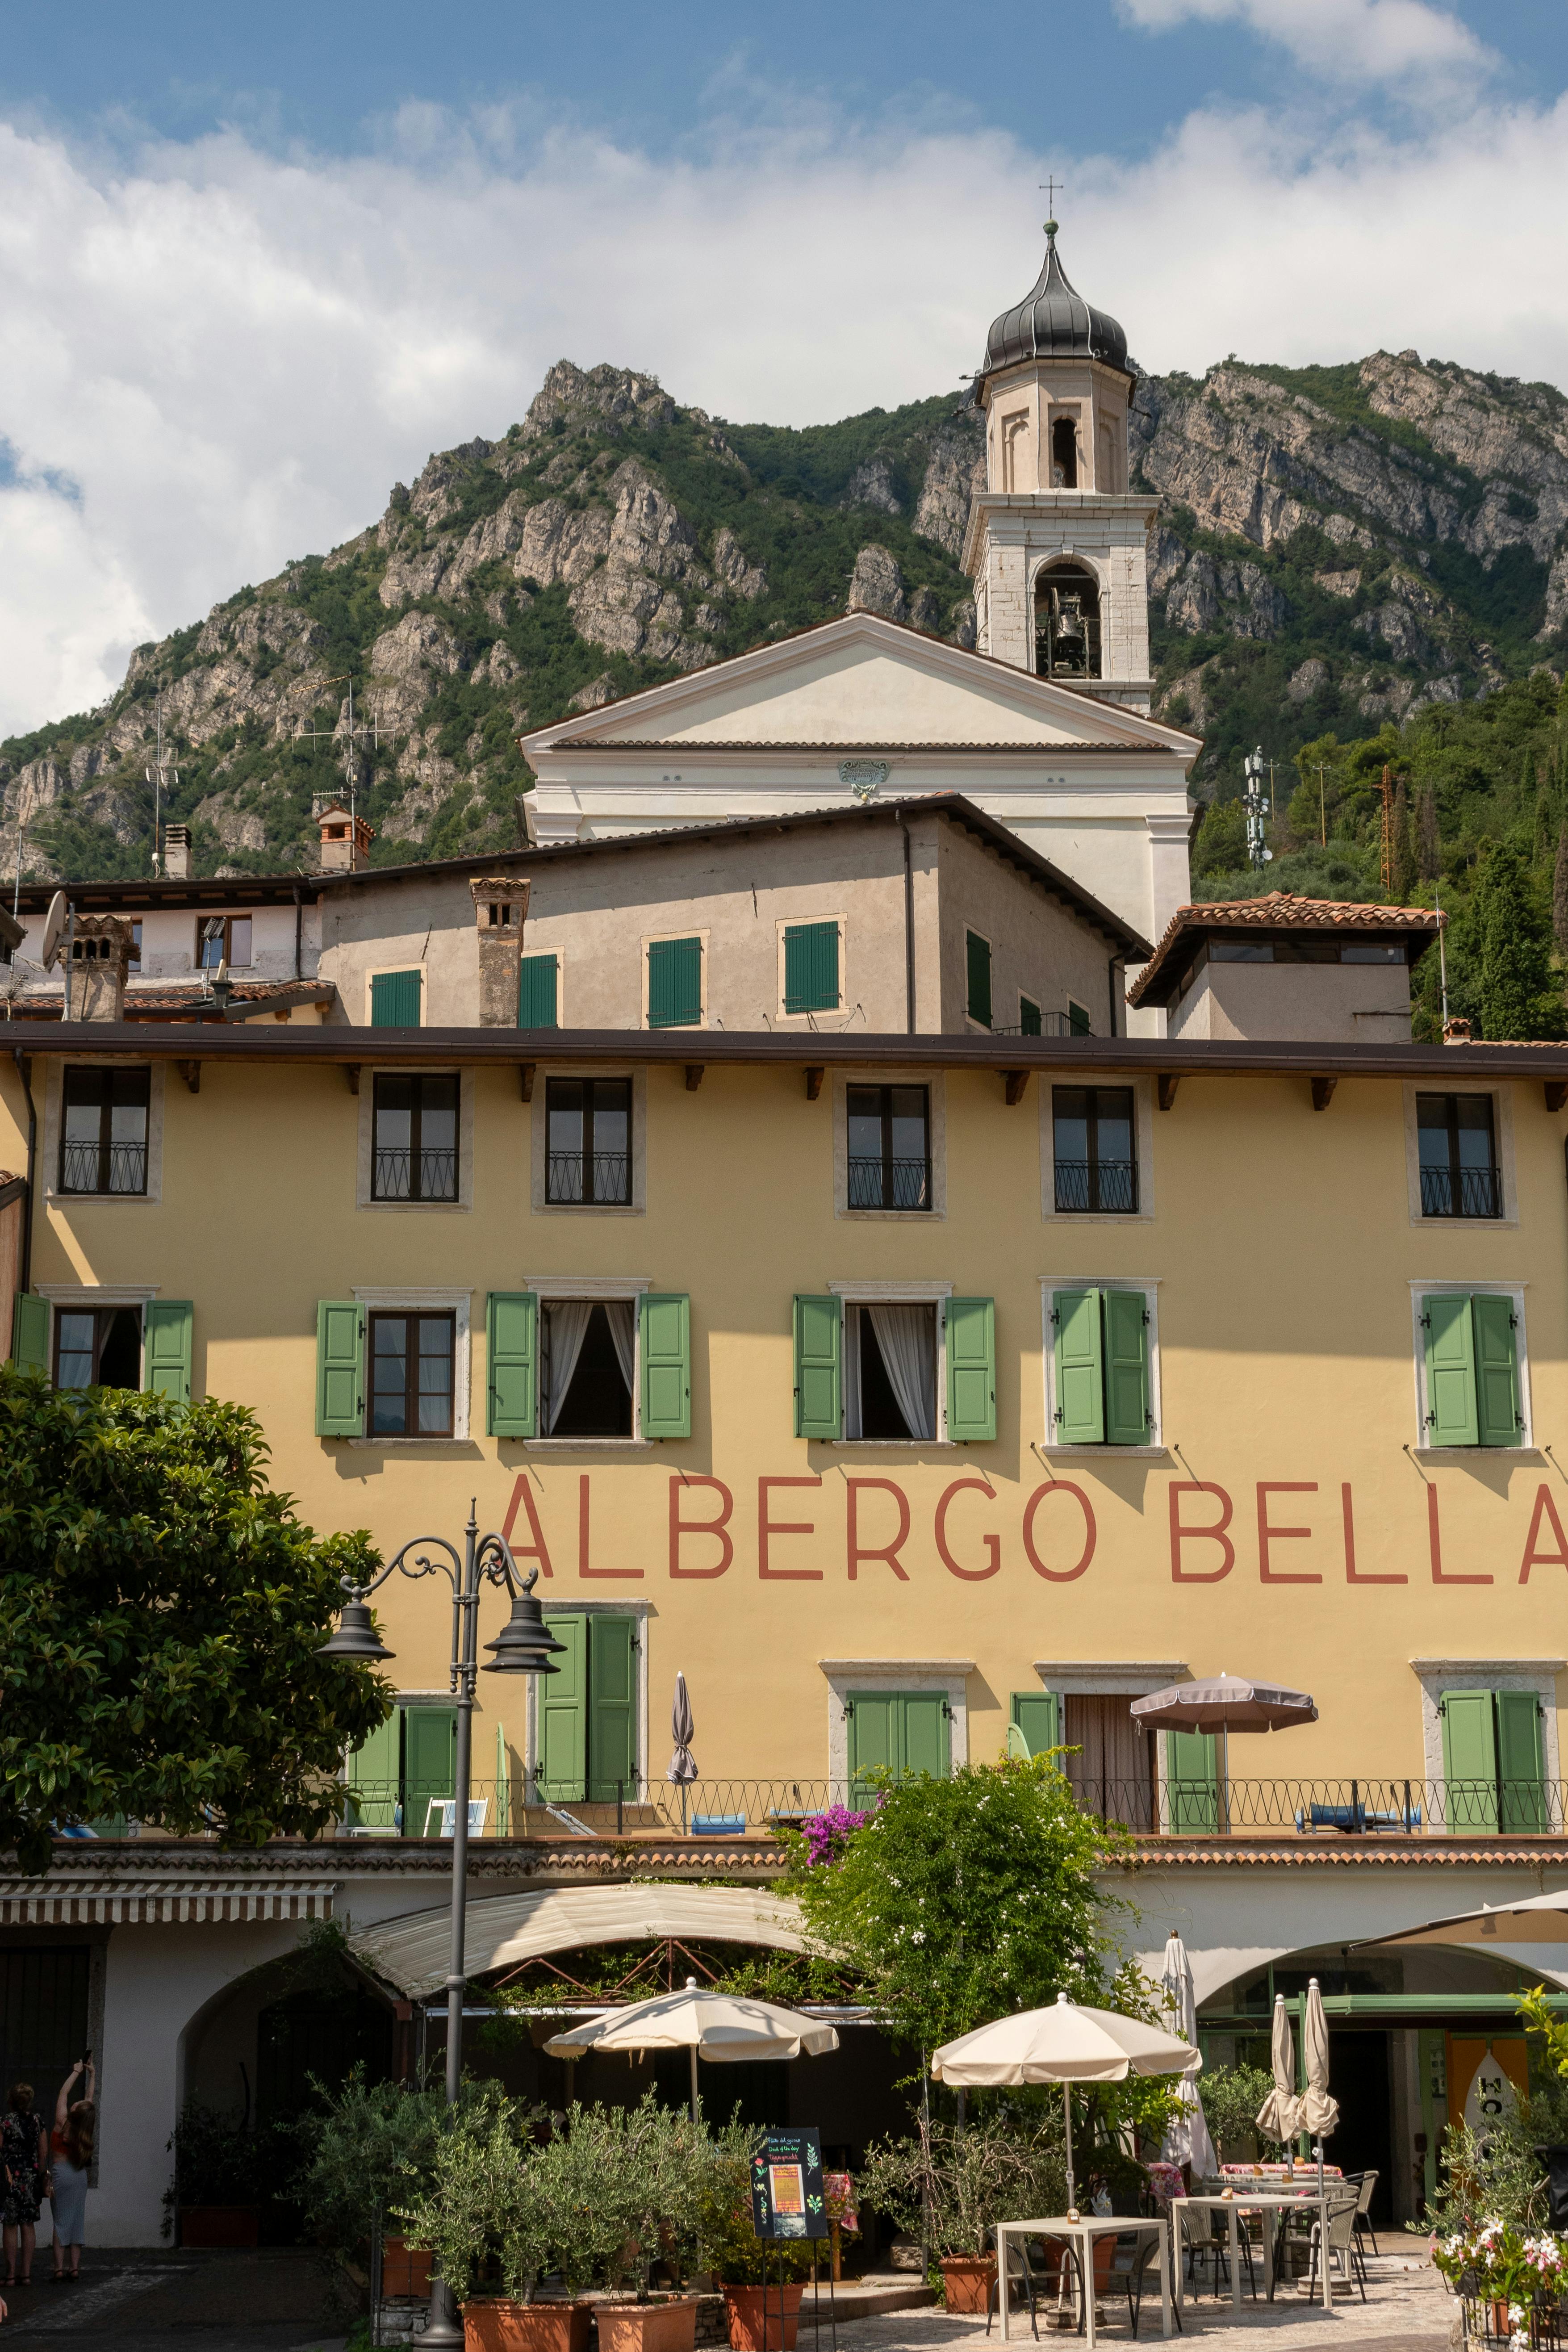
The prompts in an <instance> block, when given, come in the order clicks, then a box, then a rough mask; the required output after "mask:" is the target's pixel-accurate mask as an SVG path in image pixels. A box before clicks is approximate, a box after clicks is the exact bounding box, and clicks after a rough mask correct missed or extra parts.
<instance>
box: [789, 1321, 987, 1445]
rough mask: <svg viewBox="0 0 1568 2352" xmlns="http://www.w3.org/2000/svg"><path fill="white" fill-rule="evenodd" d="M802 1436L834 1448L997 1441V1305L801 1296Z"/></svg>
mask: <svg viewBox="0 0 1568 2352" xmlns="http://www.w3.org/2000/svg"><path fill="white" fill-rule="evenodd" d="M995 1434H996V1315H995V1306H994V1301H993V1300H991V1299H989V1298H949V1297H927V1298H909V1297H904V1298H865V1299H844V1298H840V1297H834V1296H829V1297H822V1298H813V1297H797V1298H796V1299H795V1435H796V1436H797V1437H808V1438H816V1439H817V1440H819V1441H820V1442H821V1443H823V1444H829V1445H837V1444H839V1443H840V1442H841V1441H846V1440H847V1442H848V1443H849V1444H884V1445H909V1444H915V1445H920V1444H935V1443H938V1442H945V1443H947V1444H984V1443H987V1442H989V1441H990V1440H991V1439H993V1438H994V1436H995Z"/></svg>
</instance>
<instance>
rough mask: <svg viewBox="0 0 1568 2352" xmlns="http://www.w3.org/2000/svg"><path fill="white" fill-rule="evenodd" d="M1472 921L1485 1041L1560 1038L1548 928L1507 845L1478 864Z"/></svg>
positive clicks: (1560, 996) (1525, 871) (1558, 1003)
mask: <svg viewBox="0 0 1568 2352" xmlns="http://www.w3.org/2000/svg"><path fill="white" fill-rule="evenodd" d="M1474 918H1475V929H1476V935H1477V947H1478V949H1479V971H1478V973H1477V982H1478V990H1479V999H1480V1015H1481V1025H1482V1029H1483V1032H1484V1034H1486V1036H1488V1037H1489V1038H1493V1039H1500V1038H1506V1037H1560V1036H1561V1035H1562V1034H1563V992H1562V989H1561V988H1560V987H1559V986H1558V985H1557V983H1556V982H1555V981H1554V980H1553V978H1552V929H1551V925H1550V923H1549V921H1548V919H1547V917H1546V914H1545V911H1544V909H1543V908H1542V907H1541V906H1540V904H1539V903H1538V901H1537V899H1536V897H1535V894H1534V893H1533V892H1532V891H1531V887H1530V876H1529V871H1528V869H1527V867H1526V866H1525V863H1524V860H1523V858H1522V857H1521V856H1520V853H1519V851H1518V850H1517V849H1515V847H1514V846H1513V845H1512V843H1511V842H1508V841H1500V842H1499V843H1498V844H1497V845H1496V846H1495V847H1494V848H1493V850H1492V853H1491V856H1489V857H1488V858H1486V859H1485V860H1484V861H1483V863H1482V865H1481V867H1480V870H1479V874H1478V876H1477V879H1476V887H1475V894H1474Z"/></svg>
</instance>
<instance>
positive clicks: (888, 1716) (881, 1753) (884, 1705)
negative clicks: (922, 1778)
mask: <svg viewBox="0 0 1568 2352" xmlns="http://www.w3.org/2000/svg"><path fill="white" fill-rule="evenodd" d="M897 1696H898V1694H897V1693H896V1692H893V1691H851V1692H850V1693H849V1695H848V1697H847V1700H846V1701H845V1705H846V1707H847V1713H848V1724H847V1729H848V1733H849V1785H850V1797H849V1801H850V1803H851V1804H852V1805H857V1806H858V1805H863V1804H865V1803H866V1802H867V1801H868V1800H869V1799H870V1798H871V1797H873V1796H874V1795H875V1793H876V1791H875V1790H874V1788H873V1786H872V1783H871V1780H870V1775H871V1774H872V1773H873V1772H876V1771H887V1772H890V1773H892V1774H893V1776H894V1778H895V1779H897V1777H898V1775H899V1772H900V1769H901V1766H902V1757H901V1755H900V1740H899V1731H900V1725H899V1719H898V1711H897V1708H896V1706H895V1705H894V1701H895V1698H896V1697H897Z"/></svg>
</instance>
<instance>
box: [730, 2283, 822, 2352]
mask: <svg viewBox="0 0 1568 2352" xmlns="http://www.w3.org/2000/svg"><path fill="white" fill-rule="evenodd" d="M721 2291H722V2294H723V2297H724V2315H725V2317H726V2318H727V2319H728V2321H729V2323H730V2342H731V2346H732V2347H734V2352H795V2334H796V2331H797V2330H798V2328H799V2326H800V2299H801V2296H802V2295H803V2294H805V2287H804V2286H803V2285H802V2284H801V2283H800V2281H799V2280H798V2279H797V2280H796V2281H795V2284H793V2285H789V2284H786V2285H785V2286H784V2290H783V2293H784V2317H783V2320H782V2322H781V2320H780V2317H779V2293H780V2290H779V2289H778V2288H777V2287H776V2286H770V2287H761V2286H727V2287H725V2288H723V2289H722V2290H721ZM764 2300H765V2302H766V2305H767V2308H766V2311H765V2313H764V2310H763V2303H764ZM781 2330H782V2341H781Z"/></svg>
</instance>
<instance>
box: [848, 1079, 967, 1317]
mask: <svg viewBox="0 0 1568 2352" xmlns="http://www.w3.org/2000/svg"><path fill="white" fill-rule="evenodd" d="M850 1087H924V1088H925V1090H926V1118H927V1119H928V1121H929V1132H928V1135H927V1143H928V1146H929V1148H930V1151H931V1206H930V1208H929V1209H852V1208H851V1207H850V1206H849V1089H850ZM833 1213H834V1215H835V1216H836V1217H845V1218H847V1219H848V1221H849V1223H851V1224H883V1225H903V1226H905V1227H906V1228H909V1229H910V1230H912V1231H914V1232H917V1233H918V1232H919V1231H920V1229H921V1226H922V1225H929V1224H937V1223H941V1222H942V1220H943V1219H944V1218H945V1217H946V1215H947V1087H946V1080H945V1077H944V1075H943V1073H942V1071H941V1070H923V1069H922V1070H907V1069H901V1068H900V1067H899V1066H897V1065H896V1064H893V1065H888V1066H882V1067H880V1068H875V1067H872V1066H869V1065H867V1066H863V1067H859V1066H858V1067H855V1068H852V1069H844V1070H835V1071H834V1073H833ZM881 1296H882V1297H888V1298H891V1297H897V1296H898V1293H897V1291H896V1289H889V1290H887V1291H884V1292H883V1293H882V1294H881Z"/></svg>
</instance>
